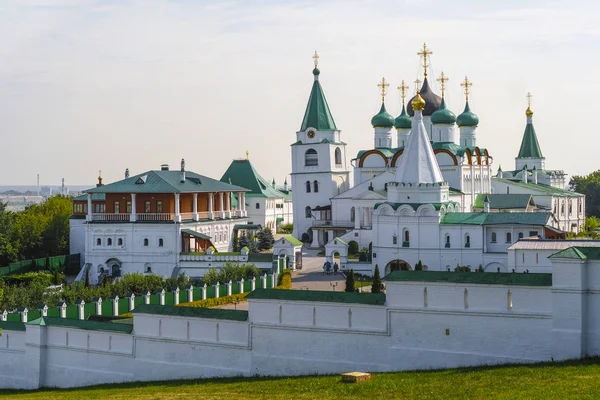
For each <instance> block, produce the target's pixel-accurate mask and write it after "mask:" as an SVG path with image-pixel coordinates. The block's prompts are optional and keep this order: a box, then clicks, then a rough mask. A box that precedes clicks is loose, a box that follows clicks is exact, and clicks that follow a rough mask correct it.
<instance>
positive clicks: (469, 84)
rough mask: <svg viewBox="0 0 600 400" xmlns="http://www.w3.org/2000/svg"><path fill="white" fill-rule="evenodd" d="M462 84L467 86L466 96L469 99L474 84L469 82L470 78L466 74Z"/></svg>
mask: <svg viewBox="0 0 600 400" xmlns="http://www.w3.org/2000/svg"><path fill="white" fill-rule="evenodd" d="M460 86H463V87H464V88H465V97H466V99H467V101H469V88H470V87H471V86H473V84H472V83H471V82H469V79H468V78H467V77H466V76H465V81H464V82H463V83H461V84H460Z"/></svg>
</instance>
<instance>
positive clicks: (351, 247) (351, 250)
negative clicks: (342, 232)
mask: <svg viewBox="0 0 600 400" xmlns="http://www.w3.org/2000/svg"><path fill="white" fill-rule="evenodd" d="M356 253H358V243H356V242H355V241H354V240H352V241H351V242H350V243H348V254H350V255H351V256H353V255H356Z"/></svg>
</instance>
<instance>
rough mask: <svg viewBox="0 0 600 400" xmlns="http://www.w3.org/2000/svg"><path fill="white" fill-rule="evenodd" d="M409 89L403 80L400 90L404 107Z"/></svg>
mask: <svg viewBox="0 0 600 400" xmlns="http://www.w3.org/2000/svg"><path fill="white" fill-rule="evenodd" d="M407 89H409V87H408V85H407V84H406V83H405V82H404V79H402V83H401V84H400V86H398V90H399V91H400V96H401V97H402V105H404V98H405V97H406V90H407Z"/></svg>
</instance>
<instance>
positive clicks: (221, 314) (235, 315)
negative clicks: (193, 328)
mask: <svg viewBox="0 0 600 400" xmlns="http://www.w3.org/2000/svg"><path fill="white" fill-rule="evenodd" d="M133 314H134V315H135V314H158V315H173V316H178V317H192V318H209V319H228V320H231V321H247V320H248V311H242V310H223V309H218V308H203V307H189V306H185V305H180V306H161V305H159V304H141V305H139V306H137V307H136V308H135V309H134V310H133Z"/></svg>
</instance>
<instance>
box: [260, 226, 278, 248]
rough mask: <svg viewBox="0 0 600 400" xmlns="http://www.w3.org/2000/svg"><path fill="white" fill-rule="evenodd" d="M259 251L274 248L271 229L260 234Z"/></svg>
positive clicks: (265, 229)
mask: <svg viewBox="0 0 600 400" xmlns="http://www.w3.org/2000/svg"><path fill="white" fill-rule="evenodd" d="M257 236H258V244H257V247H258V250H268V249H272V248H273V242H274V239H273V232H272V231H271V228H264V229H263V230H262V231H260V232H259V233H258V235H257Z"/></svg>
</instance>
